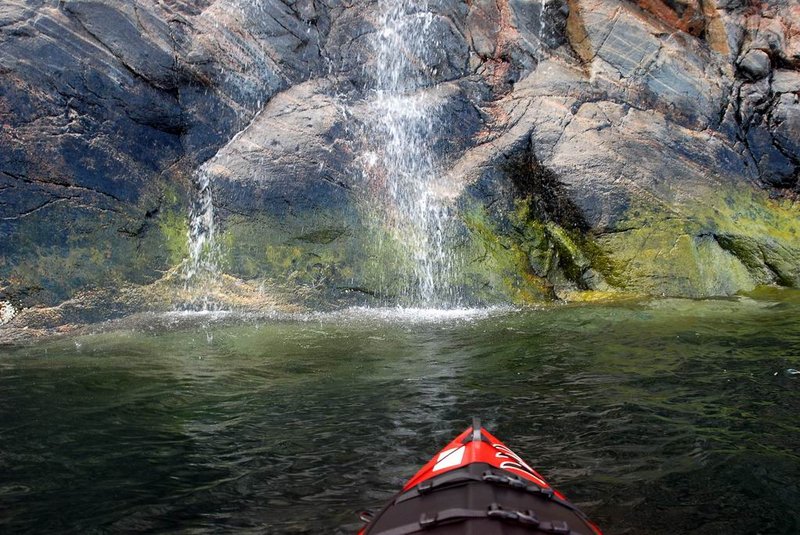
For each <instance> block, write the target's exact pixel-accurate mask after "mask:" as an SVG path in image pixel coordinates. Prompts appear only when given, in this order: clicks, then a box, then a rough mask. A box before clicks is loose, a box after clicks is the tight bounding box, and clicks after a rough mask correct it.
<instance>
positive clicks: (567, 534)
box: [359, 420, 602, 535]
mask: <svg viewBox="0 0 800 535" xmlns="http://www.w3.org/2000/svg"><path fill="white" fill-rule="evenodd" d="M362 519H364V520H365V521H367V522H368V524H367V525H365V526H364V527H363V528H362V529H361V530H360V531H359V535H411V534H414V533H422V532H424V533H430V534H435V535H446V534H447V535H450V534H452V535H456V534H463V535H473V534H474V535H495V534H497V535H516V534H522V533H525V534H531V533H547V534H561V535H602V532H601V531H600V529H599V528H598V527H597V526H596V525H594V524H593V523H592V522H591V521H590V520H589V519H588V518H587V517H586V516H585V515H584V514H583V513H582V512H581V511H580V510H579V509H578V508H577V507H576V506H574V505H573V504H572V503H571V502H569V500H567V498H566V497H565V496H564V495H563V494H561V493H560V492H558V491H557V490H555V489H554V488H552V487H551V486H550V485H549V484H548V483H547V481H546V480H545V479H544V477H542V476H541V475H540V474H539V473H538V472H536V471H535V470H534V469H533V468H531V467H530V466H529V465H528V464H527V463H526V462H525V461H524V460H523V459H522V458H521V457H520V456H519V455H517V454H516V453H514V452H513V451H512V450H511V449H510V448H509V447H508V446H506V445H505V444H503V443H502V442H501V441H500V440H499V439H497V438H496V437H494V436H493V435H492V434H491V433H489V432H488V431H486V430H485V429H483V428H482V427H481V425H480V422H479V421H478V420H475V421H474V422H473V425H472V426H470V427H468V428H467V429H466V430H465V431H463V432H462V433H461V434H459V435H458V436H457V437H456V438H455V439H453V440H452V441H451V442H450V443H449V444H447V445H446V446H445V447H444V448H442V450H441V451H440V452H439V453H438V454H437V455H435V456H434V457H433V458H431V460H430V461H428V462H427V463H426V464H425V465H424V466H423V467H422V468H421V469H420V470H419V471H418V472H417V473H416V474H415V475H414V476H413V477H411V479H409V480H408V482H407V483H406V484H405V485H404V486H403V488H402V490H401V491H400V492H399V493H398V494H397V495H396V496H395V497H394V498H392V500H390V501H389V503H387V504H386V506H385V507H384V508H383V509H382V510H381V511H380V512H379V513H377V514H376V515H374V516H370V517H366V518H365V517H362Z"/></svg>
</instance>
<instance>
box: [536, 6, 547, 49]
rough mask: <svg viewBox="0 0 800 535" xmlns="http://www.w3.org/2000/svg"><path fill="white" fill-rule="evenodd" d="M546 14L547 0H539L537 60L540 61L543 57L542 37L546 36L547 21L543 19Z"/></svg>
mask: <svg viewBox="0 0 800 535" xmlns="http://www.w3.org/2000/svg"><path fill="white" fill-rule="evenodd" d="M546 14H547V0H541V8H540V10H539V36H538V37H539V50H538V52H539V53H538V56H539V57H538V58H537V59H538V60H539V62H540V63H541V61H542V60H543V59H544V39H545V37H547V34H546V33H545V29H546V28H547V22H546V21H545V15H546Z"/></svg>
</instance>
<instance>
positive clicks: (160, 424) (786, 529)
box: [0, 292, 800, 534]
mask: <svg viewBox="0 0 800 535" xmlns="http://www.w3.org/2000/svg"><path fill="white" fill-rule="evenodd" d="M378 316H379V315H376V314H369V313H365V312H363V311H362V312H358V311H354V312H349V313H342V314H339V315H332V316H315V317H307V318H304V319H296V320H292V321H289V320H280V319H265V318H262V319H257V318H250V319H246V318H245V319H243V318H237V319H233V320H231V319H230V318H229V319H226V320H220V319H217V320H213V321H212V319H211V318H198V319H195V320H192V321H189V320H186V319H183V320H180V321H178V319H177V318H173V319H172V320H174V321H175V322H176V325H173V326H172V327H165V326H164V324H165V322H166V323H168V322H169V321H168V320H169V319H168V318H167V319H165V318H160V319H156V318H153V319H152V321H147V320H146V319H145V320H141V321H140V323H139V327H137V328H130V329H126V330H118V331H115V332H106V333H99V334H95V335H91V336H82V337H80V338H77V339H62V340H58V341H55V342H52V341H51V342H46V343H40V344H36V345H32V346H26V347H6V348H2V349H0V532H14V533H54V532H59V533H103V532H131V531H146V532H185V533H208V532H214V533H220V532H240V533H248V532H252V533H352V532H354V531H355V530H356V529H357V528H358V526H359V523H358V521H357V520H356V516H355V512H356V511H358V510H360V509H363V508H374V507H377V506H379V505H381V504H382V503H383V502H384V501H385V500H386V499H387V498H388V497H389V496H390V495H391V494H392V493H393V492H394V491H396V490H397V489H398V488H399V487H400V486H401V484H402V483H403V481H404V480H405V479H406V478H407V477H408V476H410V475H411V474H412V473H413V472H414V471H415V470H416V468H418V467H419V466H420V465H421V464H422V463H424V462H425V461H426V460H427V459H428V458H429V457H430V456H431V455H432V454H434V453H435V452H436V451H437V450H438V449H439V448H440V447H441V446H442V445H443V444H444V443H445V442H446V441H447V440H449V439H450V438H451V437H452V436H453V435H455V434H456V433H457V432H459V431H461V430H462V429H463V428H465V427H466V426H467V425H468V423H469V419H470V417H471V416H473V415H476V416H480V417H481V418H482V419H483V421H484V423H485V425H486V426H487V427H488V428H489V429H490V430H491V431H492V432H494V433H496V434H498V435H499V436H500V438H502V439H503V440H505V442H506V443H507V444H508V445H509V446H511V447H512V448H514V449H515V450H516V451H517V452H519V453H520V454H522V455H523V456H524V457H525V458H526V459H527V460H528V461H529V463H531V464H532V465H534V466H536V467H538V468H539V469H540V471H541V472H542V473H543V474H544V475H545V476H546V477H547V478H548V479H550V481H551V482H552V483H553V484H554V485H555V486H556V487H558V488H560V489H561V490H562V491H564V492H565V493H566V494H567V495H568V496H569V497H570V498H572V499H573V501H575V502H577V503H579V504H580V505H581V506H582V507H583V508H584V510H585V511H586V512H587V513H588V514H589V515H590V516H591V517H592V518H593V519H595V520H596V521H597V522H598V523H599V524H600V525H601V526H603V527H604V528H605V530H606V532H607V533H609V534H615V533H647V534H667V533H669V534H675V533H696V534H700V533H702V534H717V533H719V534H722V533H726V534H728V533H753V534H755V533H764V534H767V533H770V534H772V533H785V534H795V533H800V513H799V512H798V507H800V376H796V375H793V374H792V373H791V372H789V371H787V370H789V369H792V368H800V295H799V294H798V293H790V292H773V293H771V294H768V295H763V296H762V297H760V298H759V299H744V298H743V299H739V300H721V301H702V302H698V301H681V300H663V301H648V302H641V303H630V304H616V305H592V306H564V307H558V308H551V309H547V310H540V311H526V312H514V311H506V312H502V311H495V312H494V313H493V314H491V315H489V316H488V317H481V316H480V315H478V316H476V317H471V318H461V319H449V320H445V319H441V318H440V320H439V321H423V322H420V321H412V320H410V319H409V318H405V319H403V318H397V317H396V318H394V319H386V318H381V317H378Z"/></svg>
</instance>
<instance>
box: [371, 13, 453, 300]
mask: <svg viewBox="0 0 800 535" xmlns="http://www.w3.org/2000/svg"><path fill="white" fill-rule="evenodd" d="M378 4H379V8H380V20H379V27H378V32H377V35H376V37H375V40H374V46H375V50H374V52H375V72H374V77H375V79H374V82H375V96H374V99H373V100H372V101H371V109H372V113H373V116H374V117H375V124H373V125H370V126H369V132H368V134H369V138H370V140H369V141H370V144H371V145H372V148H373V149H374V152H371V153H370V157H369V160H370V161H369V164H368V165H367V166H365V172H366V173H367V175H368V180H372V181H373V182H375V183H378V184H380V185H381V187H380V189H381V190H382V192H383V195H384V197H385V198H384V206H383V210H382V213H381V214H380V217H381V218H382V221H381V224H382V225H384V226H385V227H388V229H389V230H390V232H391V234H392V235H393V236H394V238H395V239H396V241H397V243H398V244H399V248H400V251H401V253H402V255H403V256H404V257H405V258H404V260H405V262H404V263H405V264H408V265H409V268H408V270H409V271H410V273H408V274H407V277H406V282H405V283H404V287H403V288H401V296H400V297H401V301H403V302H404V304H408V305H413V306H420V305H421V306H428V307H442V306H448V305H454V304H456V303H454V301H455V292H454V290H453V281H452V278H453V274H452V272H453V270H454V259H453V258H454V257H453V253H452V251H451V250H450V249H448V244H449V243H450V242H451V240H450V239H449V234H450V233H451V226H452V225H451V220H452V210H453V207H452V206H451V203H449V202H448V201H447V199H446V191H443V190H446V188H445V187H444V186H443V184H442V181H441V175H442V172H441V169H440V166H441V163H440V162H439V161H437V157H436V155H435V154H434V152H433V148H432V144H433V141H432V140H433V139H434V137H435V132H434V129H435V126H436V120H437V118H436V114H437V111H438V110H437V105H436V103H435V102H433V101H432V100H433V99H431V98H430V95H429V92H430V91H433V90H432V89H428V88H429V87H430V86H432V77H433V76H434V75H435V74H436V71H435V69H432V68H431V67H430V66H429V65H428V62H427V61H426V59H427V58H428V57H431V56H432V53H431V52H432V47H435V46H436V43H435V40H434V38H433V36H432V35H431V34H432V32H431V26H432V24H433V23H434V15H433V14H432V13H431V12H430V11H428V9H427V2H420V1H418V0H416V1H415V0H379V2H378Z"/></svg>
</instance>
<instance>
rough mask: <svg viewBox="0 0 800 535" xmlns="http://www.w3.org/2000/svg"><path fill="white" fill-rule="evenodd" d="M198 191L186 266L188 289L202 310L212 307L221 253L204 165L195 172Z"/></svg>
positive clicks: (185, 273)
mask: <svg viewBox="0 0 800 535" xmlns="http://www.w3.org/2000/svg"><path fill="white" fill-rule="evenodd" d="M193 178H194V185H195V188H196V192H195V197H194V200H193V202H192V208H191V210H190V212H189V235H188V239H189V242H188V243H189V258H188V259H187V261H186V263H185V264H184V267H183V279H184V284H185V289H186V290H187V291H188V292H190V293H192V294H196V295H197V296H198V297H199V298H200V300H201V303H200V304H201V306H202V308H203V309H208V308H209V307H210V306H211V303H210V301H209V296H208V293H209V285H211V284H213V283H214V282H216V281H217V280H218V278H219V274H220V270H219V260H220V251H219V247H218V245H217V242H216V227H215V222H214V199H213V196H212V190H211V177H210V176H209V174H208V172H207V170H206V167H205V165H203V166H201V167H200V168H199V169H198V170H197V171H195V173H194V177H193Z"/></svg>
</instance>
